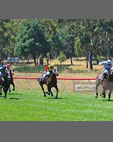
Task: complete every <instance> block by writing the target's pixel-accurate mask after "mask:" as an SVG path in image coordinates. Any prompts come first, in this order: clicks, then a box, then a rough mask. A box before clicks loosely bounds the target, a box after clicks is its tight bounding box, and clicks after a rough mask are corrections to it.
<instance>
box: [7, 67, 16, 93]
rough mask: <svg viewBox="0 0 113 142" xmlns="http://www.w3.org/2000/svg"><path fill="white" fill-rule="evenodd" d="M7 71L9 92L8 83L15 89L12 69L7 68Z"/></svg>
mask: <svg viewBox="0 0 113 142" xmlns="http://www.w3.org/2000/svg"><path fill="white" fill-rule="evenodd" d="M7 73H8V81H9V92H11V89H10V85H13V91H14V90H15V84H14V80H13V75H14V70H13V69H9V70H7Z"/></svg>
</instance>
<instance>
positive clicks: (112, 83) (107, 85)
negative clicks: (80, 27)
mask: <svg viewBox="0 0 113 142" xmlns="http://www.w3.org/2000/svg"><path fill="white" fill-rule="evenodd" d="M100 75H103V73H102V72H101V73H99V74H98V75H97V77H96V96H95V97H96V98H97V97H98V87H99V85H102V88H103V92H102V94H101V96H103V97H104V98H105V97H106V95H105V94H106V90H109V95H108V101H110V98H111V93H112V90H113V67H112V68H111V70H110V74H109V75H108V76H107V78H106V79H104V80H103V81H101V80H100V79H99V77H100Z"/></svg>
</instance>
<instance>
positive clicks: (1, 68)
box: [0, 65, 6, 81]
mask: <svg viewBox="0 0 113 142" xmlns="http://www.w3.org/2000/svg"><path fill="white" fill-rule="evenodd" d="M5 71H6V65H3V66H2V67H0V78H1V79H2V80H3V81H4V78H3V75H4V73H5Z"/></svg>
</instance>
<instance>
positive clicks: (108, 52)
mask: <svg viewBox="0 0 113 142" xmlns="http://www.w3.org/2000/svg"><path fill="white" fill-rule="evenodd" d="M107 59H110V48H109V47H107Z"/></svg>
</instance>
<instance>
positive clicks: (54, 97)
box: [47, 96, 68, 100]
mask: <svg viewBox="0 0 113 142" xmlns="http://www.w3.org/2000/svg"><path fill="white" fill-rule="evenodd" d="M47 99H50V100H51V99H56V98H55V97H54V96H53V97H51V98H47ZM59 99H68V98H57V99H56V100H59Z"/></svg>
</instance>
